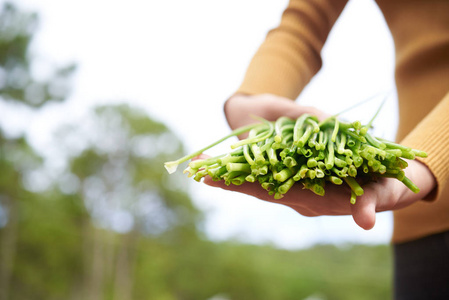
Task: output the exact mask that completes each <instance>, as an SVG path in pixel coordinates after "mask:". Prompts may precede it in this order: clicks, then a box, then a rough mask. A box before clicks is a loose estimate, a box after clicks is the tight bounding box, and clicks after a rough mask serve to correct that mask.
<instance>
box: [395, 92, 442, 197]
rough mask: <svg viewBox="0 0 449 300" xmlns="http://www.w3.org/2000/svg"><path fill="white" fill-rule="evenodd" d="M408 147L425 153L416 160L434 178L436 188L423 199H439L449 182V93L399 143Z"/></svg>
mask: <svg viewBox="0 0 449 300" xmlns="http://www.w3.org/2000/svg"><path fill="white" fill-rule="evenodd" d="M401 144H403V145H406V146H408V147H411V148H414V149H419V150H423V151H425V152H427V154H428V157H427V158H423V159H421V158H418V159H419V161H421V162H422V163H424V164H425V165H426V166H427V167H428V168H429V169H430V171H431V172H432V173H433V175H434V176H435V179H436V182H437V187H436V188H435V189H434V190H433V191H432V192H431V193H430V194H429V195H427V197H426V198H425V200H435V199H438V198H440V195H441V192H442V190H443V187H445V186H446V185H447V184H448V183H449V181H448V179H449V150H448V149H449V93H447V94H446V96H445V97H444V98H443V99H442V100H441V101H440V102H439V103H438V105H437V106H435V107H434V108H433V109H432V111H431V112H430V113H429V114H428V115H427V116H426V117H425V118H424V119H423V120H422V121H421V122H420V123H419V124H418V125H417V126H416V127H415V128H414V129H413V130H412V131H411V132H410V133H409V134H408V135H407V136H406V137H405V138H404V139H403V140H402V141H401Z"/></svg>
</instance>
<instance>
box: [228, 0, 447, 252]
mask: <svg viewBox="0 0 449 300" xmlns="http://www.w3.org/2000/svg"><path fill="white" fill-rule="evenodd" d="M376 3H377V5H378V6H379V8H380V10H381V11H382V13H383V15H384V18H385V21H386V23H387V25H388V27H389V29H390V31H391V34H392V37H393V40H394V45H395V55H396V66H395V81H396V87H397V95H398V104H399V125H398V132H397V138H396V140H397V142H399V143H401V144H404V145H406V146H409V147H412V148H414V149H420V150H423V151H426V152H427V153H428V157H427V158H425V159H421V162H423V163H424V164H426V165H427V166H428V167H429V169H430V170H431V171H432V173H433V174H434V176H435V179H436V182H437V187H436V188H435V189H434V190H433V191H432V192H431V193H430V194H429V195H427V196H426V199H423V200H421V201H418V202H416V203H415V204H412V205H410V206H408V207H406V208H404V209H400V210H396V211H394V230H393V237H392V242H393V243H402V242H406V241H411V240H415V239H418V238H421V237H424V236H427V235H431V234H434V233H438V232H442V231H446V230H449V181H448V178H449V1H443V0H415V1H411V0H401V1H400V0H378V1H377V2H376ZM346 4H347V1H346V0H290V2H289V4H288V7H287V8H286V9H285V11H284V13H283V14H282V17H281V20H280V23H279V26H277V27H276V28H274V29H272V30H270V31H269V32H268V34H267V36H266V39H265V41H264V42H263V43H262V45H261V46H260V47H259V49H258V51H257V52H256V54H255V55H254V57H253V58H252V60H251V62H250V64H249V66H248V69H247V72H246V74H245V77H244V80H243V82H242V84H241V86H240V87H239V88H238V90H237V92H238V93H244V94H262V93H272V94H275V95H279V96H283V97H287V98H290V99H293V100H294V99H297V97H298V96H299V94H300V93H301V91H302V90H303V89H304V87H305V86H306V85H307V84H308V83H309V82H310V80H311V79H312V77H313V76H314V75H315V74H316V73H317V72H318V71H319V70H320V68H321V64H322V60H321V56H320V54H321V50H322V48H323V46H324V43H325V42H326V39H327V37H328V34H329V32H330V30H331V29H332V27H333V25H334V23H335V22H336V20H337V19H338V17H339V15H340V14H341V12H342V11H343V9H344V7H345V5H346Z"/></svg>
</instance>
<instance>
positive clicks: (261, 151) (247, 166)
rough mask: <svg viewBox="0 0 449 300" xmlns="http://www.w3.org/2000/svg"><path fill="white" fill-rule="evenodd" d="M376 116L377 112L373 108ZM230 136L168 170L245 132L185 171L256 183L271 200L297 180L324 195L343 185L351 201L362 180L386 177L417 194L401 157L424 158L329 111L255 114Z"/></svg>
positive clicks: (226, 180)
mask: <svg viewBox="0 0 449 300" xmlns="http://www.w3.org/2000/svg"><path fill="white" fill-rule="evenodd" d="M376 115H377V113H376ZM258 120H259V121H260V122H258V123H254V124H251V125H248V126H245V127H242V128H239V129H236V130H234V131H233V132H231V133H230V134H229V135H227V136H225V137H223V138H222V139H219V140H218V141H216V142H214V143H212V144H211V145H209V146H207V147H205V148H202V149H201V150H199V151H196V152H194V153H192V154H190V155H187V156H184V157H182V158H180V159H178V160H176V161H172V162H167V163H165V167H166V169H167V171H168V172H169V173H173V172H174V171H175V170H176V167H177V166H178V165H179V164H181V163H183V162H186V161H188V160H190V159H192V158H193V157H195V156H198V155H199V154H201V153H203V152H204V151H206V150H208V149H210V148H212V147H213V146H215V145H217V144H219V143H221V142H223V141H224V140H226V139H228V138H230V137H234V136H237V135H240V134H242V133H245V132H248V138H246V139H242V140H240V141H238V142H237V143H235V144H233V145H232V146H231V149H235V150H233V151H232V152H230V153H226V154H222V155H219V156H216V157H210V158H207V159H197V160H194V161H191V162H190V163H189V165H188V166H187V168H186V169H185V170H184V173H188V175H189V177H193V178H194V179H195V180H197V181H200V180H201V179H202V178H203V177H204V176H210V177H211V178H212V180H215V181H219V180H223V181H224V183H225V184H227V185H231V184H234V185H240V184H243V183H244V182H252V183H258V184H260V185H261V186H262V187H263V188H264V189H265V190H267V193H268V194H269V195H272V196H273V197H274V198H275V199H280V198H282V197H283V196H284V195H285V194H286V193H287V192H288V191H289V190H290V189H291V188H292V186H293V185H295V184H301V185H302V187H303V188H305V189H309V190H310V191H312V192H314V193H315V194H317V195H320V196H323V195H325V187H326V184H334V185H342V184H346V185H347V186H348V187H349V188H350V191H351V193H350V195H348V198H349V201H350V203H352V204H354V203H355V202H356V198H357V197H358V196H361V195H363V193H364V191H363V188H362V186H361V185H360V182H361V181H363V182H368V181H375V180H376V179H377V178H380V177H389V178H394V179H397V180H399V181H401V182H402V183H403V184H404V185H405V186H407V187H408V188H409V189H410V190H412V191H413V192H415V193H417V192H419V189H418V187H417V186H416V185H415V184H414V183H413V182H411V180H410V179H409V178H407V177H406V176H405V173H404V171H403V170H404V169H405V168H406V167H407V166H408V164H407V162H406V161H405V160H404V159H415V158H416V157H426V156H427V154H426V153H425V152H423V151H420V150H415V149H411V148H408V147H405V146H402V145H399V144H396V143H393V142H390V141H387V140H385V139H382V138H377V137H374V136H373V135H372V134H371V133H369V132H368V131H369V128H371V123H372V120H371V121H370V122H369V123H368V124H367V125H362V124H361V123H360V122H359V121H356V122H352V123H347V122H344V121H342V120H339V119H338V118H337V116H332V117H329V118H327V119H326V120H324V121H321V122H318V119H317V118H316V117H315V116H311V115H308V114H304V115H302V116H300V117H299V118H297V119H296V120H293V119H290V118H287V117H280V118H279V119H277V120H276V121H273V122H270V121H267V120H264V119H260V118H259V119H258Z"/></svg>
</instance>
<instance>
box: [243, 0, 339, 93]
mask: <svg viewBox="0 0 449 300" xmlns="http://www.w3.org/2000/svg"><path fill="white" fill-rule="evenodd" d="M346 3H347V0H290V2H289V4H288V7H287V8H286V10H285V11H284V13H283V15H282V18H281V22H280V24H279V26H278V27H277V28H275V29H273V30H271V31H270V32H269V33H268V35H267V37H266V39H265V41H264V42H263V43H262V45H261V46H260V47H259V49H258V51H257V52H256V54H255V55H254V57H253V59H252V60H251V62H250V65H249V67H248V69H247V72H246V75H245V77H244V80H243V82H242V84H241V86H240V87H239V89H238V91H237V92H239V93H244V94H265V93H269V94H274V95H278V96H282V97H286V98H289V99H296V98H297V97H298V95H299V93H300V92H301V91H302V89H303V88H304V87H305V86H306V84H307V83H308V82H309V81H310V79H311V78H312V77H313V76H314V75H315V74H316V73H317V72H318V70H319V69H320V67H321V57H320V52H321V50H322V48H323V45H324V43H325V41H326V39H327V36H328V34H329V32H330V30H331V28H332V26H333V25H334V23H335V21H336V20H337V18H338V16H339V15H340V13H341V11H342V10H343V8H344V7H345V5H346Z"/></svg>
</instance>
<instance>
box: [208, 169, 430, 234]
mask: <svg viewBox="0 0 449 300" xmlns="http://www.w3.org/2000/svg"><path fill="white" fill-rule="evenodd" d="M405 175H406V176H407V177H408V178H409V179H410V180H412V181H413V182H414V183H415V184H416V185H417V186H418V188H419V189H420V192H419V193H417V194H415V193H413V192H412V191H411V190H409V189H408V188H407V187H406V186H405V185H404V184H403V183H402V182H400V181H399V180H397V179H393V178H379V180H378V181H377V182H369V183H367V184H362V187H363V189H364V194H363V195H362V196H359V197H357V201H356V203H355V204H351V203H350V202H349V199H350V194H351V192H350V189H349V187H347V186H346V185H333V184H328V185H326V194H325V195H324V196H319V195H316V194H315V193H313V192H311V191H310V190H306V189H303V188H302V186H301V185H300V184H295V185H294V186H293V187H292V188H291V189H290V190H289V191H288V192H287V193H286V194H285V195H284V197H283V198H281V199H278V200H276V199H274V197H273V196H270V195H269V194H268V193H267V191H266V190H264V189H263V188H262V187H261V186H260V184H258V183H250V182H245V183H243V184H242V185H229V186H227V185H226V184H225V183H224V181H213V180H212V179H211V178H210V177H209V176H206V177H205V179H204V183H206V184H207V185H209V186H213V187H218V188H222V189H225V190H229V191H234V192H239V193H243V194H246V195H250V196H254V197H256V198H258V199H261V200H264V201H268V202H272V203H278V204H282V205H286V206H288V207H290V208H292V209H294V210H295V211H297V212H298V213H299V214H301V215H303V216H308V217H313V216H323V215H328V216H337V215H352V217H353V219H354V221H355V222H356V224H357V225H358V226H360V227H361V228H363V229H365V230H368V229H371V228H373V227H374V225H375V221H376V213H377V212H383V211H389V210H395V209H400V208H403V207H406V206H408V205H411V204H412V203H414V202H416V201H418V200H420V199H423V198H424V196H425V195H427V194H428V193H429V192H430V191H432V189H433V188H434V187H435V185H436V182H435V179H434V177H433V175H432V173H431V172H430V170H429V169H428V168H427V167H426V166H425V165H424V164H422V163H420V162H418V161H415V160H412V161H409V165H408V167H407V168H406V169H405Z"/></svg>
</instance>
